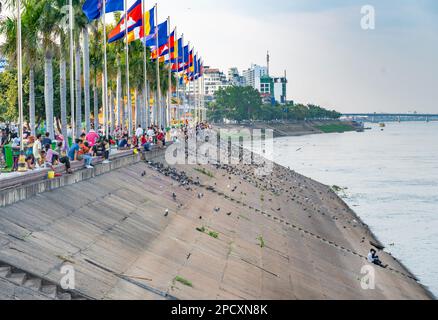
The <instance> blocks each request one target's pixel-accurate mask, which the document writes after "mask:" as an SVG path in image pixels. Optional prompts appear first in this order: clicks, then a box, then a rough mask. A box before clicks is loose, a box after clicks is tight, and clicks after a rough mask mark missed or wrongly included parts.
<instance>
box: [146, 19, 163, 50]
mask: <svg viewBox="0 0 438 320" xmlns="http://www.w3.org/2000/svg"><path fill="white" fill-rule="evenodd" d="M155 29H158V47H162V46H164V45H166V44H167V39H168V33H167V21H164V22H163V23H160V24H159V25H158V27H156V28H155ZM156 39H157V31H156V30H155V31H154V34H153V36H152V37H150V38H149V39H146V45H147V46H148V47H150V48H151V49H152V50H155V48H156V46H157V42H156Z"/></svg>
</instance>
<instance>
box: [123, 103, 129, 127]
mask: <svg viewBox="0 0 438 320" xmlns="http://www.w3.org/2000/svg"><path fill="white" fill-rule="evenodd" d="M122 109H123V117H122V119H123V121H122V122H123V128H124V129H126V125H127V124H128V106H127V104H126V103H125V99H123V107H122Z"/></svg>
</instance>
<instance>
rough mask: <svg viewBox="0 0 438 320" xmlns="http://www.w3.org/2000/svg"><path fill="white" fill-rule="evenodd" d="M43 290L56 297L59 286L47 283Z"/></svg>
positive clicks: (46, 293)
mask: <svg viewBox="0 0 438 320" xmlns="http://www.w3.org/2000/svg"><path fill="white" fill-rule="evenodd" d="M41 292H42V293H44V294H45V295H47V296H49V297H51V298H53V299H56V297H57V294H58V288H57V287H56V286H55V285H54V284H47V285H43V286H42V287H41Z"/></svg>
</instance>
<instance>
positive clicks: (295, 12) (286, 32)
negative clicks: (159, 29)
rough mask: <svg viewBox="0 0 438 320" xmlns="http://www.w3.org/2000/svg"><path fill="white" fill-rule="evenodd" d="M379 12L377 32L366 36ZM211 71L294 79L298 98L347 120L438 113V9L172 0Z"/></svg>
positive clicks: (408, 4)
mask: <svg viewBox="0 0 438 320" xmlns="http://www.w3.org/2000/svg"><path fill="white" fill-rule="evenodd" d="M364 5H372V6H374V8H375V13H376V17H375V18H376V25H375V30H363V29H362V28H361V19H362V14H361V8H362V6H364ZM158 16H159V19H160V20H164V19H165V18H166V17H167V16H171V23H172V25H176V26H177V27H178V30H179V32H184V34H185V39H186V40H190V41H191V43H192V44H194V45H195V48H196V49H197V50H198V52H199V53H200V54H201V55H202V56H203V57H204V60H205V64H207V65H210V66H213V67H219V68H221V69H223V70H224V71H226V70H228V68H229V67H233V66H235V67H238V68H239V70H242V69H246V68H248V67H249V66H250V64H251V63H257V64H262V65H265V64H266V63H265V61H266V51H267V50H268V49H269V51H270V53H271V71H272V72H271V73H272V74H276V75H282V74H283V73H284V70H286V71H287V74H288V79H289V84H288V99H293V100H295V101H297V102H304V103H307V102H309V103H316V104H320V105H322V106H329V107H333V108H336V109H337V110H340V111H343V112H361V111H366V112H374V111H376V112H384V111H386V112H409V111H414V110H416V111H418V112H435V113H438V1H436V0H270V1H266V0H263V1H262V0H238V1H237V0H221V1H216V0H184V1H180V0H165V1H164V0H163V1H158Z"/></svg>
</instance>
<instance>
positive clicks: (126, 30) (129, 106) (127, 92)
mask: <svg viewBox="0 0 438 320" xmlns="http://www.w3.org/2000/svg"><path fill="white" fill-rule="evenodd" d="M124 9H125V18H124V19H125V21H124V22H125V54H126V94H127V96H128V101H127V109H128V110H127V111H128V137H131V135H132V107H131V89H130V86H129V45H128V1H127V0H125V3H124Z"/></svg>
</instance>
